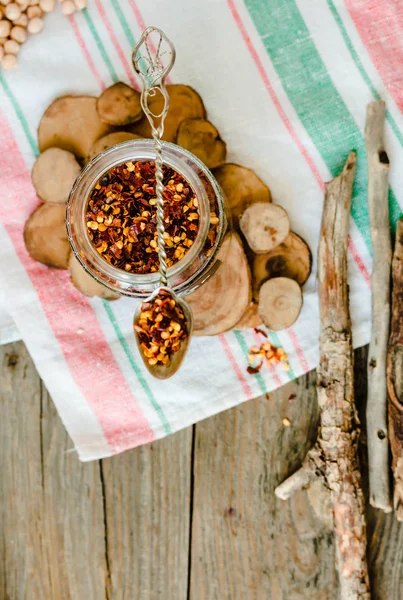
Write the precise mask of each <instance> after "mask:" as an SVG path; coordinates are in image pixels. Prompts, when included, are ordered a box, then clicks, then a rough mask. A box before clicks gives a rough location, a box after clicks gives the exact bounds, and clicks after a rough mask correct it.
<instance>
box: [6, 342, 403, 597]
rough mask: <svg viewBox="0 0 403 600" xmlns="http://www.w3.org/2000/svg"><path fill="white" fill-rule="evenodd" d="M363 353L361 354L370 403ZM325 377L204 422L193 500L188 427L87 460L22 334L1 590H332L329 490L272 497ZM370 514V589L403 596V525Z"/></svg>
mask: <svg viewBox="0 0 403 600" xmlns="http://www.w3.org/2000/svg"><path fill="white" fill-rule="evenodd" d="M366 362H367V352H366V351H365V349H363V350H360V351H358V352H356V380H355V383H356V385H355V387H356V399H357V403H358V404H359V409H360V414H361V415H363V414H365V396H366ZM315 384H316V380H315V375H314V374H313V373H311V374H309V375H307V376H305V377H303V378H301V379H299V380H298V382H294V383H292V384H289V385H288V386H286V387H284V388H283V389H281V390H279V391H277V392H275V393H273V394H270V397H269V398H266V397H262V398H260V399H257V400H253V401H251V402H248V403H246V404H243V405H241V406H239V407H237V408H235V409H232V410H230V411H227V412H225V413H222V414H220V415H217V416H216V417H214V418H211V419H209V420H207V421H204V422H202V423H199V424H198V425H197V426H196V438H195V448H194V496H193V511H192V502H191V494H190V491H191V488H192V477H191V456H192V454H191V430H190V429H188V430H185V431H182V432H179V433H178V434H175V435H173V436H171V437H170V438H167V439H166V440H163V441H161V442H157V443H155V444H152V445H150V446H145V447H143V448H140V449H137V450H134V451H132V452H127V453H125V454H123V455H121V456H119V457H114V458H112V459H107V460H104V461H102V462H103V465H102V472H101V470H100V468H99V463H97V462H94V463H89V464H88V463H87V464H81V463H79V461H78V460H77V458H76V456H75V454H74V453H69V452H67V454H66V451H68V450H70V449H71V443H70V442H69V440H68V437H67V434H66V433H65V431H64V429H63V426H62V425H61V423H60V421H59V418H58V416H57V414H56V411H55V409H54V407H53V405H52V404H51V402H50V400H49V397H48V396H47V394H46V392H44V391H42V392H41V383H40V380H39V377H38V376H37V374H36V371H35V369H34V366H33V364H32V361H31V360H30V358H29V356H28V354H27V352H26V350H25V349H24V346H23V344H22V343H17V344H12V345H9V346H6V347H0V410H1V419H0V468H1V477H0V557H1V560H0V598H1V600H3V599H4V600H45V599H46V600H84V599H85V600H104V599H105V598H107V599H108V600H120V599H124V600H158V599H162V600H170V599H171V598H175V600H177V599H178V600H184V599H185V598H187V597H189V598H190V599H191V600H199V599H200V600H206V599H208V600H215V599H217V598H219V599H220V600H238V599H239V600H308V599H309V600H311V599H312V598H314V599H315V600H317V599H318V600H336V599H337V598H338V595H337V594H338V589H337V579H336V573H335V569H334V543H333V534H332V532H331V525H330V521H329V511H328V508H327V496H326V494H325V493H324V491H323V489H321V488H320V487H319V488H317V487H314V488H313V489H312V488H311V489H310V490H309V491H308V492H307V491H301V492H298V493H297V494H296V495H295V497H294V498H293V499H292V500H290V501H288V502H287V503H284V502H282V501H280V500H277V499H276V498H275V496H274V488H275V486H276V485H277V484H278V482H279V481H281V480H282V479H283V478H284V477H285V476H286V475H287V474H288V473H290V472H292V471H293V470H294V469H296V468H298V467H299V466H300V464H301V461H302V459H303V457H304V456H305V453H306V451H307V450H308V448H309V447H310V446H311V445H312V442H313V441H314V439H315V437H316V426H317V420H318V410H317V403H316V397H315V394H316V391H315ZM294 395H295V398H294V397H293V396H294ZM41 398H42V410H41ZM283 418H288V419H289V420H290V422H291V425H290V426H289V427H286V426H284V424H283ZM41 423H42V427H41ZM41 448H42V449H43V452H42V454H41ZM362 457H363V459H364V461H363V465H364V468H365V466H366V464H365V457H366V444H365V430H364V431H363V436H362ZM42 473H43V475H42ZM315 485H316V484H315ZM103 493H104V494H105V495H103ZM102 506H106V513H104V512H103V511H102V512H101V508H102ZM191 513H192V514H193V527H192V536H191V541H192V545H191V556H190V563H189V564H190V565H191V567H192V570H191V573H189V572H188V541H189V528H188V523H189V519H190V517H191ZM104 522H106V529H105V528H104ZM77 523H78V525H77ZM368 525H369V527H368V529H369V548H368V550H369V553H368V554H369V566H370V578H371V588H372V597H373V599H374V600H386V599H387V600H400V598H402V597H403V561H402V553H403V524H401V523H398V522H397V521H396V519H395V518H394V515H393V513H391V514H388V515H385V514H383V513H381V511H377V510H374V509H373V508H372V507H370V508H369V509H368ZM105 533H106V534H107V535H106V536H105ZM106 557H107V558H106ZM108 573H110V582H109V584H108ZM188 576H189V579H190V586H191V587H190V593H189V596H187V589H188Z"/></svg>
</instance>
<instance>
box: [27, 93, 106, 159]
mask: <svg viewBox="0 0 403 600" xmlns="http://www.w3.org/2000/svg"><path fill="white" fill-rule="evenodd" d="M96 105H97V99H96V98H93V97H92V96H63V97H62V98H58V99H57V100H55V101H54V102H52V104H51V105H50V106H49V107H48V108H47V109H46V111H45V113H44V115H43V117H42V119H41V122H40V123H39V128H38V142H39V150H40V151H41V152H43V151H44V150H47V149H48V148H51V147H54V146H56V147H57V148H63V149H64V150H69V151H70V152H72V153H73V154H75V156H77V157H79V158H85V157H86V156H87V155H88V153H89V151H90V148H91V146H92V144H93V143H94V142H95V140H97V139H99V138H100V137H102V136H104V135H106V134H107V133H109V132H111V131H113V127H112V126H111V125H108V124H107V123H104V122H103V121H101V118H100V116H99V114H98V111H97V108H96Z"/></svg>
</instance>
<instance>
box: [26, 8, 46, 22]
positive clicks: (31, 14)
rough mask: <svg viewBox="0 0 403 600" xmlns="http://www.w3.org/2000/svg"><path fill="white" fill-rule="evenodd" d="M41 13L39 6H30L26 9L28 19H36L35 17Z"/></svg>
mask: <svg viewBox="0 0 403 600" xmlns="http://www.w3.org/2000/svg"><path fill="white" fill-rule="evenodd" d="M42 15H43V12H42V9H41V8H40V7H39V6H30V7H29V8H28V9H27V17H28V19H36V18H37V17H41V16H42Z"/></svg>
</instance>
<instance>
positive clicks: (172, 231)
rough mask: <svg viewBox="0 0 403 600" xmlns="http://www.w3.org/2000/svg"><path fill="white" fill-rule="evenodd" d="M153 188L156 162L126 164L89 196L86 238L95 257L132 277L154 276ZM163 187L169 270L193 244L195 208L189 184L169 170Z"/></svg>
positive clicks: (196, 222)
mask: <svg viewBox="0 0 403 600" xmlns="http://www.w3.org/2000/svg"><path fill="white" fill-rule="evenodd" d="M155 184H156V181H155V163H154V162H152V161H136V162H130V161H129V162H125V163H123V164H121V165H118V166H116V167H113V168H112V169H110V170H109V171H108V172H107V173H106V174H105V175H103V176H102V178H101V179H100V180H99V181H98V182H97V184H96V185H95V187H94V188H93V190H92V192H91V194H90V198H89V201H88V204H87V210H86V224H87V229H88V235H89V238H90V241H91V243H92V245H93V246H94V247H95V249H96V250H97V252H99V254H100V255H101V256H102V257H103V258H104V259H105V260H106V261H107V262H108V263H110V264H111V265H113V266H114V267H117V268H119V269H122V270H124V271H127V272H131V273H136V274H145V273H155V272H156V271H158V267H159V260H158V250H159V249H158V239H157V238H158V236H157V217H156V211H157V199H156V195H155ZM163 185H164V200H165V202H164V217H165V249H166V253H167V265H168V267H171V266H173V265H174V264H175V263H177V262H178V261H179V260H181V259H182V258H183V257H184V256H185V255H186V253H187V252H188V251H189V250H190V248H191V247H192V246H193V244H194V241H195V239H196V236H197V233H198V231H199V207H198V201H197V198H196V196H195V194H194V192H193V190H192V188H191V187H190V185H189V183H188V182H187V181H186V180H185V179H184V178H183V177H182V176H181V175H180V174H179V173H177V172H176V171H174V170H173V169H171V168H170V167H168V166H165V167H164V177H163ZM210 218H212V219H213V221H214V219H215V218H217V217H215V215H211V217H210ZM217 220H218V219H217Z"/></svg>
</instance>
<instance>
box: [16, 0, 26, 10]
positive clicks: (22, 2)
mask: <svg viewBox="0 0 403 600" xmlns="http://www.w3.org/2000/svg"><path fill="white" fill-rule="evenodd" d="M17 4H18V6H19V7H20V10H21V12H24V10H27V8H28V6H29V4H28V0H17Z"/></svg>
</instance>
